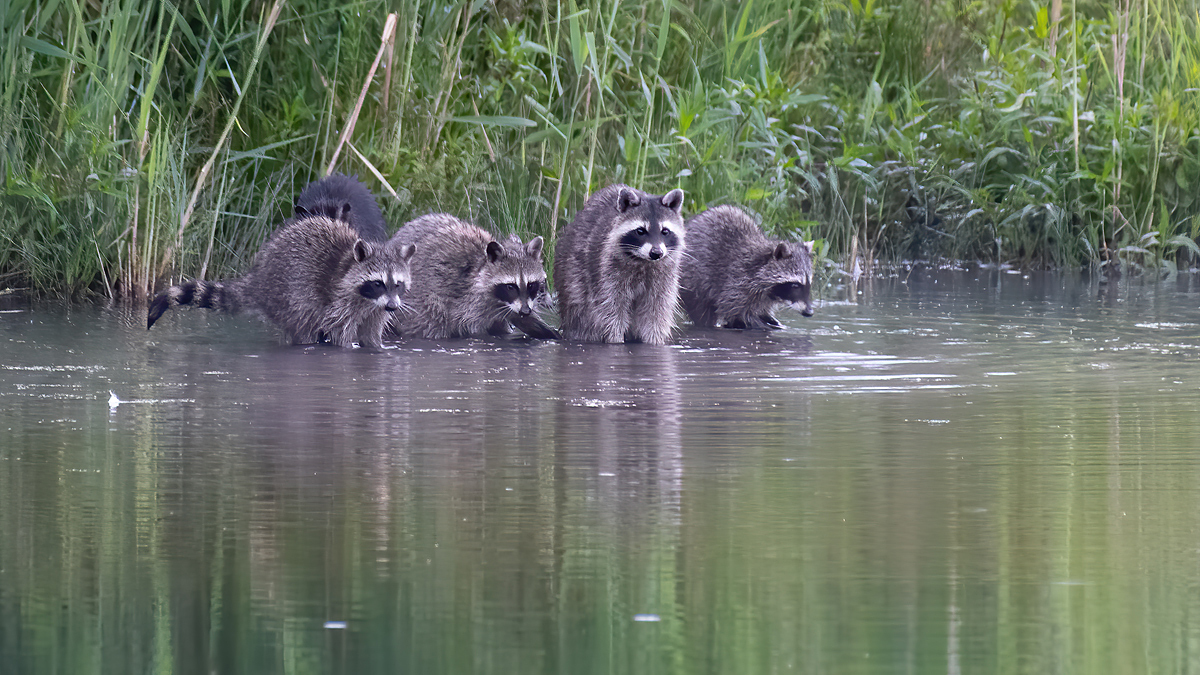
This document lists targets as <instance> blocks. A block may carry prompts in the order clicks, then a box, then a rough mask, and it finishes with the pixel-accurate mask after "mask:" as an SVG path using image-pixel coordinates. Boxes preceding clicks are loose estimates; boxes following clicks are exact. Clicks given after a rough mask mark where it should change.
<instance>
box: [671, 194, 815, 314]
mask: <svg viewBox="0 0 1200 675" xmlns="http://www.w3.org/2000/svg"><path fill="white" fill-rule="evenodd" d="M687 232H688V259H687V260H685V261H684V262H683V271H682V274H681V276H680V279H679V284H680V287H681V288H680V297H681V298H682V299H683V306H684V308H685V309H687V313H688V316H689V317H690V318H691V320H692V323H694V324H695V325H697V326H700V327H707V328H712V327H719V328H782V327H783V326H782V324H780V323H779V322H778V321H776V320H775V316H774V311H775V309H776V308H778V307H779V306H780V305H783V304H789V305H791V306H793V307H795V308H796V309H798V310H800V313H801V314H803V315H804V316H812V313H813V311H812V276H813V267H812V242H811V241H810V242H795V243H794V242H784V241H774V240H770V239H767V237H766V235H764V234H763V232H762V230H761V229H760V228H759V227H758V225H757V224H756V223H755V222H754V218H752V217H751V216H750V214H748V213H746V212H745V211H743V210H741V209H739V208H738V207H736V206H717V207H714V208H711V209H709V210H707V211H705V212H704V213H701V214H698V215H695V216H693V217H691V218H689V219H688V221H687Z"/></svg>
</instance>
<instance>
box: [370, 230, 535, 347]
mask: <svg viewBox="0 0 1200 675" xmlns="http://www.w3.org/2000/svg"><path fill="white" fill-rule="evenodd" d="M392 241H393V242H399V243H401V244H415V245H416V246H418V247H420V249H421V251H422V253H421V255H419V256H417V257H416V258H415V259H413V264H412V287H411V288H410V290H409V294H408V302H409V305H410V306H411V310H410V311H406V312H403V313H401V314H399V315H397V316H396V317H395V318H394V319H393V322H392V324H393V327H394V328H395V330H396V331H397V332H399V333H400V334H401V335H412V336H417V337H425V338H451V337H468V336H472V335H482V334H484V333H487V334H490V335H507V334H509V333H511V332H512V330H513V325H514V324H515V325H516V326H517V327H518V328H520V329H521V330H522V331H523V332H525V333H526V334H528V335H529V336H530V337H535V338H557V337H558V332H557V331H555V330H554V329H553V328H551V327H550V326H548V325H546V324H545V323H544V322H543V321H542V320H541V319H540V318H539V313H540V311H541V310H542V309H543V306H544V304H545V302H546V270H545V267H543V265H542V238H541V237H534V238H533V239H532V240H530V241H529V243H527V244H526V243H522V242H521V240H520V239H519V238H518V237H517V236H516V235H513V236H511V237H509V239H508V240H507V241H505V242H504V243H501V242H499V241H496V240H495V239H493V238H492V235H491V234H488V232H486V231H485V230H483V229H480V228H478V227H476V226H474V225H472V224H470V223H467V222H464V221H462V220H459V219H458V218H455V217H454V216H451V215H448V214H445V213H432V214H429V215H427V216H422V217H420V218H417V219H416V220H414V221H412V222H410V223H408V224H406V225H404V226H403V227H401V228H400V229H399V230H398V231H397V232H396V234H395V235H394V236H393V237H392Z"/></svg>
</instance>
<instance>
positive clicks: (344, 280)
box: [147, 216, 414, 347]
mask: <svg viewBox="0 0 1200 675" xmlns="http://www.w3.org/2000/svg"><path fill="white" fill-rule="evenodd" d="M413 251H414V247H413V246H411V245H401V244H399V243H392V242H388V243H385V244H371V243H369V242H366V241H364V240H362V239H360V238H359V237H358V235H357V234H356V233H355V232H354V230H352V229H350V226H349V225H347V224H346V223H343V222H340V221H336V220H332V219H330V218H326V217H324V216H313V217H308V218H302V219H299V220H292V221H288V222H286V223H284V224H283V226H281V227H280V228H279V229H278V230H276V231H275V233H274V234H273V235H271V238H270V239H269V240H267V243H265V244H263V247H262V250H260V251H259V252H258V256H257V257H256V258H255V261H254V265H253V266H252V267H251V268H250V271H249V272H247V273H246V275H245V276H244V277H242V278H240V279H235V280H232V281H224V282H221V281H217V282H212V281H188V282H186V283H183V284H180V285H179V286H172V287H171V288H169V289H167V290H166V291H164V292H162V293H159V294H158V295H157V296H156V297H155V298H154V300H153V301H152V302H151V304H150V312H149V316H148V318H147V328H149V327H152V326H153V325H154V322H155V321H157V320H158V318H159V317H161V316H162V315H163V313H164V312H166V311H167V309H169V308H170V307H173V306H179V305H188V304H191V305H196V306H198V307H207V308H210V309H216V310H220V311H225V312H230V313H236V312H239V311H250V312H253V313H255V314H258V315H260V316H261V317H262V318H264V319H266V320H267V321H269V322H271V323H273V324H275V325H276V326H279V327H280V328H282V329H283V331H284V332H285V333H286V334H287V337H288V339H289V340H290V341H291V342H292V343H293V344H307V343H312V342H317V341H319V340H320V339H322V338H327V339H328V340H329V341H330V342H332V343H333V344H335V345H337V346H339V347H350V346H352V345H353V343H354V341H355V340H357V341H358V343H359V344H361V345H362V346H364V347H379V346H381V345H382V344H383V342H382V338H383V330H384V328H385V327H386V326H387V323H388V319H389V317H390V316H391V313H392V312H395V311H396V310H399V309H402V302H401V300H402V298H403V297H404V294H405V290H406V289H407V287H408V285H409V283H410V281H411V279H410V273H409V260H410V259H411V258H412V255H413Z"/></svg>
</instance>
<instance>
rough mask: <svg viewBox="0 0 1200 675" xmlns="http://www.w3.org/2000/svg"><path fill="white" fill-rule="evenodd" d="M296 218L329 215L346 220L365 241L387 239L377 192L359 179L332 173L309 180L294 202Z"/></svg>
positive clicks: (372, 241)
mask: <svg viewBox="0 0 1200 675" xmlns="http://www.w3.org/2000/svg"><path fill="white" fill-rule="evenodd" d="M293 208H294V209H295V217H296V219H301V218H308V217H311V216H325V217H326V218H330V219H332V220H340V221H342V222H343V223H346V224H347V225H349V226H350V228H351V229H353V230H354V231H355V232H357V233H358V236H359V237H362V239H363V241H369V242H371V243H373V244H374V243H380V244H382V243H383V242H385V241H387V238H388V237H387V224H386V223H385V222H384V220H383V211H380V210H379V202H377V201H375V195H373V194H371V191H370V190H369V189H367V186H366V185H363V184H362V182H361V181H359V180H358V178H356V177H353V176H347V175H345V174H340V173H331V174H329V175H328V176H325V177H324V178H321V179H318V180H315V181H313V182H311V183H309V184H308V185H307V186H306V187H305V188H304V190H303V191H301V192H300V196H298V197H296V201H295V203H294V204H293Z"/></svg>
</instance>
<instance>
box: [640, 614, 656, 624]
mask: <svg viewBox="0 0 1200 675" xmlns="http://www.w3.org/2000/svg"><path fill="white" fill-rule="evenodd" d="M633 620H634V621H639V622H645V623H654V622H657V621H662V617H660V616H659V615H657V614H634V615H633Z"/></svg>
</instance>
